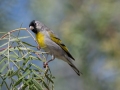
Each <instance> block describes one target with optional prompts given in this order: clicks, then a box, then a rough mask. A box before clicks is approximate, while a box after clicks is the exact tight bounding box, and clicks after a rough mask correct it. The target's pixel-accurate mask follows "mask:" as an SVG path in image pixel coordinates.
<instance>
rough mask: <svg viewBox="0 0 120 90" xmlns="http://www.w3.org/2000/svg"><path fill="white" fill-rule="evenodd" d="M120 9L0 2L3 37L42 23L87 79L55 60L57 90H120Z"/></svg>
mask: <svg viewBox="0 0 120 90" xmlns="http://www.w3.org/2000/svg"><path fill="white" fill-rule="evenodd" d="M119 8H120V0H10V1H8V0H0V28H1V29H0V32H4V31H6V32H7V31H10V30H13V29H16V28H19V27H20V26H21V24H22V27H24V28H29V27H28V25H29V23H30V21H31V20H39V21H41V22H43V23H44V24H45V25H46V26H48V27H49V28H50V29H52V30H53V31H54V32H55V33H56V34H57V35H58V37H59V38H61V40H62V41H63V42H64V43H65V44H66V46H68V48H69V50H70V52H71V54H72V55H73V57H74V58H75V59H76V61H75V62H74V64H75V65H76V66H77V67H78V68H79V70H80V71H81V72H82V73H83V75H81V76H80V77H79V76H77V75H76V73H75V72H74V71H73V70H72V69H71V68H70V67H69V65H67V63H65V62H63V61H62V60H54V61H53V62H51V63H49V66H50V68H51V71H52V73H53V75H54V76H55V77H56V79H55V80H54V81H55V90H120V70H119V68H120V9H119ZM20 35H21V36H24V35H27V33H26V32H21V34H20ZM0 36H2V34H0ZM27 42H28V43H31V44H33V45H36V43H35V42H34V41H29V40H27ZM1 43H2V42H0V44H1ZM35 63H36V62H35ZM40 65H42V64H40Z"/></svg>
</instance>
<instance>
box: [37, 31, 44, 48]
mask: <svg viewBox="0 0 120 90" xmlns="http://www.w3.org/2000/svg"><path fill="white" fill-rule="evenodd" d="M44 37H45V36H44V34H43V33H41V32H39V33H37V34H36V40H37V42H38V44H39V45H40V47H41V48H45V47H46V44H45V38H44Z"/></svg>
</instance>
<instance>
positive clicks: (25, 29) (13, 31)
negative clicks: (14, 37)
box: [0, 28, 26, 40]
mask: <svg viewBox="0 0 120 90" xmlns="http://www.w3.org/2000/svg"><path fill="white" fill-rule="evenodd" d="M19 30H26V28H18V29H15V30H12V31H10V32H8V33H13V32H16V31H19ZM8 33H6V34H4V35H3V36H2V37H1V38H0V40H2V39H3V38H5V37H6V36H7V35H8Z"/></svg>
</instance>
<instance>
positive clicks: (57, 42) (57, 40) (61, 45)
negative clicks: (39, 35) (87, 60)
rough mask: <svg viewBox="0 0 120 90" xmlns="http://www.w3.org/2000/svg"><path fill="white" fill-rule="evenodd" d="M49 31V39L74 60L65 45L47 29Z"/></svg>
mask: <svg viewBox="0 0 120 90" xmlns="http://www.w3.org/2000/svg"><path fill="white" fill-rule="evenodd" d="M48 32H49V35H50V37H51V40H52V41H54V42H55V43H56V44H58V45H59V46H60V47H61V48H62V49H63V50H64V51H65V52H66V53H67V55H68V56H69V57H70V58H72V59H73V60H75V59H74V58H73V57H72V55H71V54H70V53H69V51H68V49H67V47H66V46H65V45H64V44H63V43H62V41H61V40H60V39H59V38H57V37H56V36H55V35H54V34H53V33H52V32H51V31H48Z"/></svg>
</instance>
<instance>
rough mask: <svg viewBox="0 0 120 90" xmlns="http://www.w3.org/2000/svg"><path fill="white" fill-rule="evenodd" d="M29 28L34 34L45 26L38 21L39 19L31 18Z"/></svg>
mask: <svg viewBox="0 0 120 90" xmlns="http://www.w3.org/2000/svg"><path fill="white" fill-rule="evenodd" d="M29 27H30V30H32V31H33V32H34V33H35V34H37V33H38V32H39V31H42V30H44V28H46V26H45V25H44V24H43V23H41V22H39V21H35V20H32V21H31V22H30V24H29Z"/></svg>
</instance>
